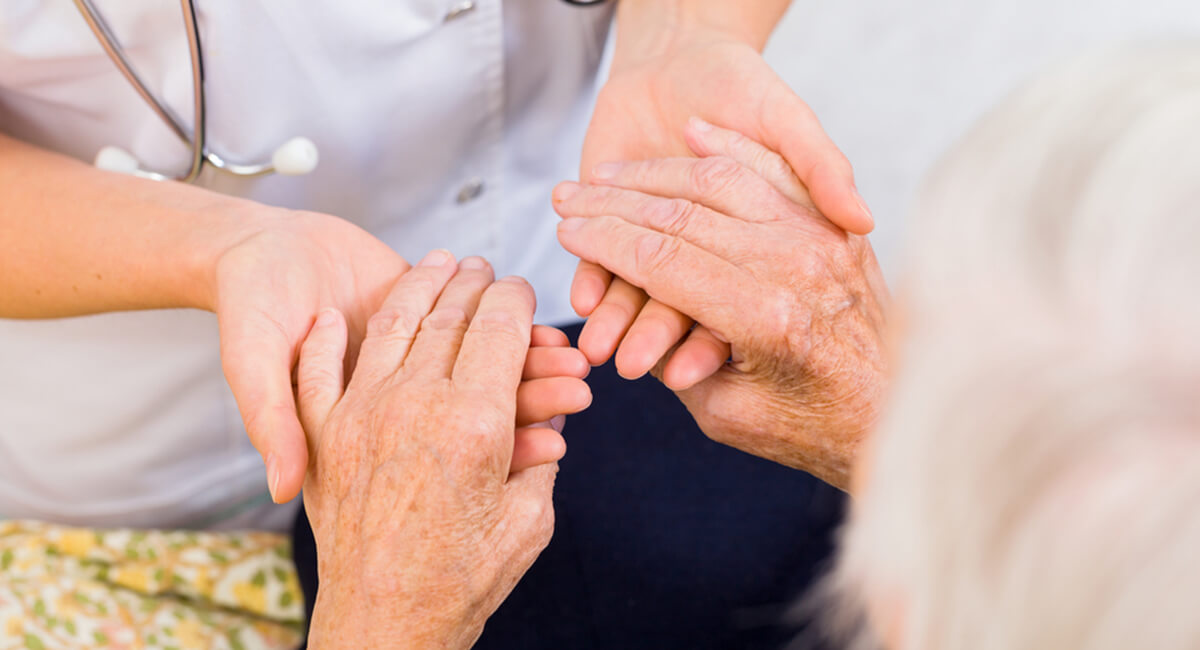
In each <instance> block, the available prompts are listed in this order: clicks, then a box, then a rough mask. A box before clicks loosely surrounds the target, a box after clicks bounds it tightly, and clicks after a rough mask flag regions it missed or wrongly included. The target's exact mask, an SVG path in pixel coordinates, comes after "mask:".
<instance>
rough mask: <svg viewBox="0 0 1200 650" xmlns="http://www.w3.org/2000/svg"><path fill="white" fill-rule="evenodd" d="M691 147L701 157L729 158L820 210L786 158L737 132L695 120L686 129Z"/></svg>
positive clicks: (790, 195) (799, 200)
mask: <svg viewBox="0 0 1200 650" xmlns="http://www.w3.org/2000/svg"><path fill="white" fill-rule="evenodd" d="M684 138H685V140H686V141H687V143H688V147H690V148H691V150H692V152H693V153H695V154H696V155H697V156H700V157H702V158H703V157H706V156H725V157H727V158H732V159H733V160H735V161H737V162H738V163H739V164H741V165H742V166H743V167H746V168H748V169H750V171H752V172H754V173H755V174H758V175H759V176H762V177H763V180H765V181H767V182H768V183H770V184H771V186H772V187H774V188H775V190H776V191H778V192H779V193H780V194H782V195H784V196H785V197H787V198H788V199H789V200H791V201H794V202H796V203H799V204H801V205H804V206H807V207H810V208H814V209H815V208H816V206H815V205H814V204H813V202H812V197H810V196H809V194H808V190H807V189H805V188H804V184H803V183H801V182H800V179H799V178H797V177H796V173H795V172H793V171H792V166H791V165H789V164H788V163H787V161H786V160H784V159H783V156H781V155H779V154H778V153H775V152H774V151H771V150H770V149H768V148H766V147H765V146H763V145H762V144H759V143H758V142H755V141H754V140H751V139H750V138H747V137H746V136H744V135H742V134H741V133H738V132H737V131H730V130H729V129H722V128H720V127H717V126H713V125H712V124H709V123H708V122H705V121H704V120H702V119H700V118H698V117H693V118H692V119H691V120H690V121H689V122H688V125H687V128H685V129H684Z"/></svg>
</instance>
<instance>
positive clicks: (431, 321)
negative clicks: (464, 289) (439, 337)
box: [421, 307, 469, 330]
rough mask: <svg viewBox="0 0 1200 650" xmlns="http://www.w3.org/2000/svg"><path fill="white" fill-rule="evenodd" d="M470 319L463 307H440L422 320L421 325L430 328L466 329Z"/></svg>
mask: <svg viewBox="0 0 1200 650" xmlns="http://www.w3.org/2000/svg"><path fill="white" fill-rule="evenodd" d="M468 322H469V320H468V319H467V312H465V311H463V309H462V308H461V307H438V308H437V309H435V310H433V311H432V312H430V314H429V315H428V316H426V317H425V319H424V320H423V321H421V327H422V328H424V329H430V330H464V329H466V328H467V324H468Z"/></svg>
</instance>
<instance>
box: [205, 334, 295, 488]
mask: <svg viewBox="0 0 1200 650" xmlns="http://www.w3.org/2000/svg"><path fill="white" fill-rule="evenodd" d="M220 328H221V362H222V365H223V366H224V369H225V378H226V380H227V381H228V382H229V387H230V388H231V389H232V390H233V395H234V397H235V398H236V400H237V404H238V409H239V410H240V411H241V413H242V419H243V420H244V421H245V423H246V433H247V435H248V436H249V437H250V442H251V443H253V444H254V448H255V449H257V450H258V453H260V454H262V456H263V462H264V463H265V464H266V470H267V487H268V489H269V490H270V492H271V498H272V499H273V500H274V501H275V502H276V503H284V502H287V501H291V500H292V499H293V498H295V496H296V495H297V494H299V493H300V487H301V485H303V484H304V474H305V472H306V471H307V469H308V442H307V440H306V438H305V436H304V429H303V428H302V427H301V426H300V420H299V418H298V417H297V415H296V400H295V396H294V394H293V392H292V362H293V354H294V353H293V348H292V344H291V343H290V342H289V341H288V340H287V339H286V338H285V337H284V336H283V335H282V333H281V332H280V331H279V328H278V326H276V325H274V324H273V323H263V322H261V321H258V320H241V321H238V322H235V323H226V322H225V321H222V322H221V323H220Z"/></svg>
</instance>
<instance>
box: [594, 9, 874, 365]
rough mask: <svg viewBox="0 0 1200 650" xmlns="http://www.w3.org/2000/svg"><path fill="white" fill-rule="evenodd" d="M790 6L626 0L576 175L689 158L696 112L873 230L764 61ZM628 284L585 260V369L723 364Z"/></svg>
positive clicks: (705, 335)
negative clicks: (689, 128) (776, 158)
mask: <svg viewBox="0 0 1200 650" xmlns="http://www.w3.org/2000/svg"><path fill="white" fill-rule="evenodd" d="M789 4H790V1H789V0H761V1H755V2H729V1H727V0H692V1H684V0H622V1H621V2H620V3H619V4H618V9H617V23H618V25H617V26H618V29H617V44H616V52H615V55H614V59H613V67H612V71H611V74H610V78H609V81H608V82H607V84H606V85H605V87H604V88H603V90H602V91H601V93H600V96H599V98H598V100H597V103H596V110H595V115H594V117H593V120H592V125H591V127H590V129H589V131H588V137H587V141H586V142H585V144H584V150H583V160H582V164H581V168H580V178H581V179H582V180H583V181H584V182H589V181H591V180H594V179H595V176H594V175H595V173H596V171H597V169H598V168H600V169H602V167H600V166H601V165H603V164H604V163H608V162H614V161H630V160H648V159H653V158H664V157H672V156H690V155H692V152H691V151H690V149H689V148H688V146H687V143H686V142H685V141H684V139H683V137H682V134H683V129H684V126H685V124H686V123H687V120H688V118H689V117H691V116H698V117H700V118H703V119H705V120H707V121H709V122H711V123H713V124H716V125H718V126H721V127H725V128H729V129H733V130H735V131H738V132H740V133H745V134H747V135H748V136H750V137H751V138H753V139H755V140H756V141H759V142H762V143H764V144H766V145H767V147H769V148H770V149H772V150H774V151H777V152H779V153H780V154H781V155H782V157H783V159H784V160H785V161H786V162H787V163H788V164H789V165H790V166H791V168H792V169H793V170H795V173H796V174H797V175H798V176H799V179H800V181H801V182H802V183H803V185H804V187H806V188H807V190H808V193H810V194H811V196H812V202H813V204H815V205H816V207H817V208H818V209H819V210H820V211H821V212H822V213H823V214H824V215H826V216H827V217H828V219H829V220H830V221H832V222H833V223H834V224H835V225H837V226H839V227H841V228H843V229H844V230H847V231H849V232H852V233H859V234H864V233H866V232H869V231H870V230H871V227H872V219H871V215H870V212H869V211H868V210H867V207H866V204H865V203H864V202H863V200H862V198H861V197H860V196H859V194H858V192H857V190H856V189H855V185H854V174H853V171H852V170H851V167H850V164H849V162H848V161H847V160H846V158H845V156H843V155H842V154H841V152H840V151H839V150H838V149H837V147H836V146H835V145H834V144H833V142H832V141H831V140H830V138H829V137H828V136H827V135H826V134H825V132H824V130H823V129H822V128H821V125H820V122H819V121H818V120H817V118H816V116H815V115H814V114H813V112H812V110H811V109H809V107H808V106H807V105H806V104H805V103H804V102H803V101H802V100H800V98H799V97H797V96H796V94H795V93H794V92H792V90H791V89H790V88H788V86H787V85H786V84H785V83H784V82H783V81H782V80H781V79H780V78H779V77H778V76H777V75H776V74H775V73H774V72H773V71H772V70H771V69H770V67H769V66H768V65H767V64H766V62H765V61H763V58H762V56H761V51H762V48H763V46H764V45H765V44H766V42H767V38H768V37H769V36H770V34H771V31H772V30H773V29H774V28H775V25H776V24H777V23H778V21H779V19H780V18H781V17H782V15H783V13H784V12H785V11H786V9H787V7H788V5H789ZM627 280H628V279H627V278H621V277H620V276H619V275H618V276H616V277H614V276H613V275H612V274H611V273H610V272H609V270H607V269H604V268H603V267H601V266H598V265H595V264H593V263H592V262H590V261H589V260H583V261H582V262H581V263H580V266H579V270H578V272H577V273H576V276H575V281H574V284H573V287H572V291H571V304H572V306H573V307H574V308H575V310H576V312H578V313H579V315H580V316H584V317H586V318H587V319H588V321H587V324H586V325H585V327H584V330H583V332H582V333H581V335H580V340H579V348H580V350H582V351H583V353H584V354H585V355H586V356H587V358H588V360H589V361H590V362H591V363H593V364H600V363H603V362H604V361H606V360H608V359H609V358H610V357H612V356H613V355H614V353H615V363H616V367H617V370H618V371H619V372H620V373H621V374H622V375H623V376H625V377H628V378H635V377H639V376H641V375H643V374H645V373H646V372H648V371H649V370H651V369H652V368H653V367H654V366H655V364H657V363H659V361H660V360H661V359H663V358H664V357H665V356H667V355H668V354H672V355H673V356H674V357H675V358H677V359H678V361H676V363H677V364H680V365H683V366H686V367H688V368H689V370H688V374H689V375H690V376H694V377H696V378H697V381H698V380H699V378H702V377H704V376H707V375H709V374H712V373H713V372H716V371H717V370H719V369H720V367H721V366H722V364H723V363H724V362H725V360H726V359H727V358H728V356H729V349H728V346H726V345H724V344H723V342H722V341H720V340H719V339H717V338H716V337H714V336H713V333H712V332H711V331H710V330H709V329H708V328H706V327H704V326H700V327H696V328H694V329H693V327H692V326H693V324H694V321H693V319H691V318H688V317H687V316H686V315H685V314H683V313H681V312H680V311H678V310H676V309H672V308H671V307H670V306H668V305H665V304H663V303H662V302H661V301H658V300H656V299H654V298H653V297H652V296H647V295H646V293H645V292H644V291H642V290H641V289H639V288H638V287H636V286H633V284H631V283H629V282H627ZM677 345H678V346H679V347H678V348H677V349H676V346H677Z"/></svg>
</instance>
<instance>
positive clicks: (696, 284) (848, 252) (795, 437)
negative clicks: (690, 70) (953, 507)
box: [555, 121, 887, 488]
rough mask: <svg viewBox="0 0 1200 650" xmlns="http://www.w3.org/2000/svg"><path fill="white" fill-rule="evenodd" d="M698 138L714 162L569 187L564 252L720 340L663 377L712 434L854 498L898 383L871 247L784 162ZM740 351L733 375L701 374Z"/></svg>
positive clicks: (693, 351) (747, 143)
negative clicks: (857, 474) (827, 210)
mask: <svg viewBox="0 0 1200 650" xmlns="http://www.w3.org/2000/svg"><path fill="white" fill-rule="evenodd" d="M686 134H687V138H688V142H689V144H690V146H691V148H692V149H694V150H695V151H696V152H697V153H699V154H701V155H708V156H710V157H707V158H703V159H685V158H672V159H663V160H655V161H650V162H635V163H626V164H621V165H614V166H611V167H609V168H607V169H606V172H607V173H605V174H603V175H602V177H601V178H597V179H596V184H594V185H589V186H580V185H576V184H573V183H566V184H563V185H561V186H559V188H557V189H556V191H555V200H556V204H557V209H558V211H559V213H560V214H562V215H563V216H564V217H567V219H566V220H565V221H563V222H562V223H561V224H560V227H559V240H560V241H561V242H562V244H563V246H564V247H566V249H567V250H569V251H571V252H572V253H574V254H576V255H578V256H579V257H580V258H582V259H584V260H587V261H590V262H594V263H596V264H599V265H601V266H603V267H604V268H606V269H608V270H609V271H611V272H612V273H614V274H615V275H618V276H620V277H622V278H625V279H626V280H628V281H629V282H630V283H631V284H633V285H635V286H638V287H641V288H644V289H645V290H646V291H647V293H649V295H650V296H651V297H653V298H654V299H655V300H657V301H659V302H661V303H663V304H665V305H670V306H671V307H673V308H675V309H678V310H679V311H680V312H682V313H684V314H687V315H688V316H689V317H691V318H693V319H695V321H696V322H697V323H698V324H700V325H703V326H704V327H705V328H706V332H707V333H705V334H703V335H701V336H698V335H697V334H696V332H700V331H701V330H699V328H697V330H695V331H694V332H693V334H692V336H691V337H690V338H689V339H688V340H687V341H686V342H685V343H684V345H682V346H680V347H679V349H678V350H677V351H675V353H674V354H673V355H672V356H671V358H670V360H669V361H667V362H666V364H665V366H664V367H663V368H662V369H661V376H662V379H663V381H664V383H666V384H667V386H669V387H671V388H672V389H674V390H675V391H676V392H677V394H678V395H679V397H680V399H682V400H683V402H684V403H685V404H686V405H687V406H688V408H689V410H690V411H691V412H692V414H693V416H694V417H695V418H696V420H697V422H698V423H699V425H700V427H701V429H703V430H704V432H705V433H706V434H708V435H709V436H710V437H711V438H713V439H714V440H717V441H719V442H724V443H726V444H730V445H732V446H735V447H738V448H740V449H743V450H745V451H748V452H750V453H754V454H757V455H760V456H763V457H766V458H771V459H773V460H776V461H778V462H781V463H784V464H786V465H790V466H792V467H796V468H799V469H803V470H806V471H808V472H811V473H813V474H814V475H816V476H818V477H820V478H822V479H824V480H826V481H828V482H830V483H832V484H834V485H837V486H839V487H842V488H845V487H846V486H847V485H848V483H849V474H850V469H851V466H852V462H853V457H854V454H855V451H856V449H857V447H858V443H859V442H860V440H861V439H862V437H863V436H864V435H865V434H866V432H867V431H868V430H869V429H870V427H871V425H872V424H873V422H874V420H875V417H876V415H877V412H878V409H879V406H880V397H881V394H882V392H883V387H884V382H885V377H886V361H885V354H884V349H883V339H882V335H883V326H884V312H883V309H884V303H885V302H886V299H887V294H886V288H885V286H884V283H883V280H882V276H881V274H880V271H879V268H878V264H877V263H876V261H875V258H874V254H873V252H872V251H871V248H870V245H869V244H868V243H867V241H866V239H865V238H863V237H859V236H854V235H849V234H847V233H846V232H845V231H843V230H842V229H840V228H838V227H837V226H835V225H834V224H832V223H831V222H830V221H828V220H827V219H825V218H824V217H823V216H821V215H820V214H819V213H817V212H816V211H815V210H814V209H813V208H812V207H811V202H810V201H809V199H808V196H807V193H806V192H805V190H804V188H803V186H802V185H801V184H800V182H799V181H798V180H797V179H796V178H795V176H794V175H793V174H792V172H791V165H789V164H788V163H787V161H785V160H784V159H783V158H782V157H780V156H779V155H777V154H775V153H773V152H771V151H770V150H768V149H766V148H765V147H763V146H762V145H760V144H758V143H756V142H753V141H751V140H750V139H748V138H745V137H743V136H741V135H738V134H736V133H733V132H730V131H727V130H724V129H719V128H715V127H712V126H711V125H709V124H707V123H705V122H702V121H694V122H692V123H691V124H690V125H689V127H688V129H687V133H686ZM725 344H728V345H730V346H731V348H732V357H733V360H732V363H729V364H726V365H722V366H721V368H720V370H719V371H718V372H716V374H713V375H711V376H707V375H704V374H703V373H697V372H695V369H696V365H697V364H696V363H695V361H694V359H695V358H696V357H697V356H699V357H712V356H714V355H713V352H712V351H713V350H717V349H721V346H723V345H725Z"/></svg>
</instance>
